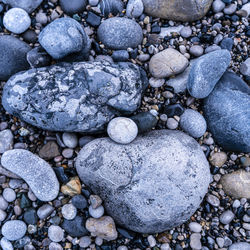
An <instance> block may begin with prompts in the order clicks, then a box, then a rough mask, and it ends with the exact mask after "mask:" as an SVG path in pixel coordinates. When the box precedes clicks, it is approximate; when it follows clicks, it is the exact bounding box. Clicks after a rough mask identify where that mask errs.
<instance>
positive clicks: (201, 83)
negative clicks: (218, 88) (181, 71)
mask: <svg viewBox="0 0 250 250" xmlns="http://www.w3.org/2000/svg"><path fill="white" fill-rule="evenodd" d="M230 60H231V55H230V52H229V51H227V50H216V51H213V52H211V53H208V54H206V55H204V56H201V57H200V58H199V59H197V60H196V61H195V62H194V63H193V65H192V66H191V70H190V73H189V79H188V84H187V89H188V92H189V93H190V95H191V96H193V97H195V98H205V97H207V96H208V95H209V94H210V93H211V92H212V90H213V88H214V86H215V84H216V83H217V82H218V81H219V80H220V78H221V77H222V75H223V73H224V72H225V71H226V69H227V67H228V66H229V64H230Z"/></svg>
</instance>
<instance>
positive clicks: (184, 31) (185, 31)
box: [180, 26, 193, 38]
mask: <svg viewBox="0 0 250 250" xmlns="http://www.w3.org/2000/svg"><path fill="white" fill-rule="evenodd" d="M192 32H193V31H192V29H191V28H190V27H189V26H188V27H183V28H182V29H181V31H180V35H181V36H182V37H184V38H188V37H190V36H191V35H192Z"/></svg>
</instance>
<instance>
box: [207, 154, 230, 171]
mask: <svg viewBox="0 0 250 250" xmlns="http://www.w3.org/2000/svg"><path fill="white" fill-rule="evenodd" d="M226 161H227V154H226V153H225V152H216V153H214V154H212V155H211V156H210V157H209V162H210V163H211V164H212V165H213V166H217V167H222V166H223V165H224V164H225V162H226Z"/></svg>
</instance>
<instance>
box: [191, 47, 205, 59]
mask: <svg viewBox="0 0 250 250" xmlns="http://www.w3.org/2000/svg"><path fill="white" fill-rule="evenodd" d="M203 52H204V49H203V48H202V46H200V45H194V46H192V47H191V48H190V50H189V53H190V54H191V55H193V56H195V57H199V56H201V55H203Z"/></svg>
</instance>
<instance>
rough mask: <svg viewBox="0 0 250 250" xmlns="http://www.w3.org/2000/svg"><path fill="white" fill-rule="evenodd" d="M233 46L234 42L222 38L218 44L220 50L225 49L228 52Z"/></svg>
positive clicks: (227, 38) (228, 38)
mask: <svg viewBox="0 0 250 250" xmlns="http://www.w3.org/2000/svg"><path fill="white" fill-rule="evenodd" d="M233 45H234V41H233V39H232V38H230V37H226V38H223V40H222V41H221V43H220V47H221V49H227V50H228V51H231V50H232V48H233Z"/></svg>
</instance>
